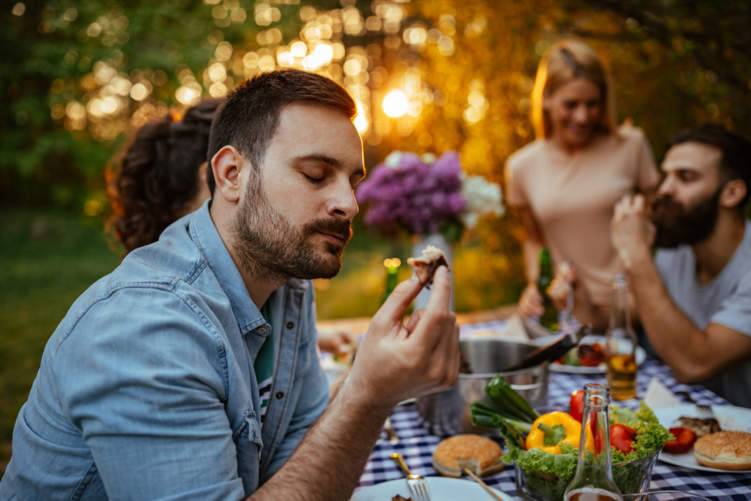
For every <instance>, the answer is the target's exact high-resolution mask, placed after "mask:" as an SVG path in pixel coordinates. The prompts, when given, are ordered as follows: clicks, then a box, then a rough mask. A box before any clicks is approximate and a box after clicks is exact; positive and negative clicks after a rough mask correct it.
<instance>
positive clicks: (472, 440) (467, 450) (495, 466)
mask: <svg viewBox="0 0 751 501" xmlns="http://www.w3.org/2000/svg"><path fill="white" fill-rule="evenodd" d="M502 454H503V452H502V451H501V447H500V446H499V445H498V444H497V443H495V442H493V441H492V440H490V439H489V438H487V437H482V436H480V435H456V436H454V437H451V438H447V439H445V440H443V441H442V442H441V443H439V444H438V447H436V449H435V452H433V467H434V468H435V469H436V471H438V472H439V473H440V474H441V475H446V476H448V477H461V476H462V469H463V468H469V469H470V470H472V471H473V472H474V473H476V474H477V475H484V474H486V473H494V472H497V471H500V470H502V469H503V463H502V462H501V455H502Z"/></svg>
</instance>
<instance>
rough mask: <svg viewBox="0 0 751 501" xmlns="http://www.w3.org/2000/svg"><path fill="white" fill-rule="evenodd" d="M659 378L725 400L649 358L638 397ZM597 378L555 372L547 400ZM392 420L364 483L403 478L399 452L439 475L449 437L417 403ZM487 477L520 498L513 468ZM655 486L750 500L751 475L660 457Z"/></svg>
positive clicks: (563, 399) (705, 399)
mask: <svg viewBox="0 0 751 501" xmlns="http://www.w3.org/2000/svg"><path fill="white" fill-rule="evenodd" d="M501 325H502V322H492V323H485V324H472V325H465V326H462V335H463V336H464V335H467V334H471V331H473V330H480V329H498V328H499V327H500V326H501ZM653 377H657V378H659V380H660V382H662V383H663V384H664V385H665V386H667V387H668V388H670V389H671V390H672V391H673V392H674V393H676V394H677V395H678V396H682V395H681V393H688V394H689V395H690V396H691V398H692V399H693V400H694V401H695V402H696V403H699V404H724V403H727V402H726V401H725V400H723V399H722V398H721V397H719V396H717V395H716V394H714V393H712V392H711V391H709V390H707V389H706V388H703V387H701V386H698V385H685V384H680V383H678V382H677V381H676V380H675V379H674V378H673V375H672V373H671V372H670V369H669V368H667V367H666V366H665V365H663V364H662V363H660V362H658V361H656V360H653V359H647V360H646V361H645V362H644V363H643V364H642V365H641V366H640V367H639V373H638V377H637V388H638V393H639V395H644V393H645V391H646V389H647V385H648V384H649V381H650V380H651V379H652V378H653ZM598 378H599V379H601V381H602V382H605V377H604V375H602V376H589V375H588V376H583V375H572V374H557V373H551V374H550V387H549V392H548V401H549V404H550V406H551V407H558V408H563V409H566V408H568V401H569V397H570V394H571V392H572V391H574V390H577V389H580V388H582V387H583V386H584V384H586V383H590V382H597V381H598ZM391 424H392V426H393V428H394V431H395V432H396V434H397V436H398V437H399V443H397V444H395V445H392V444H390V443H389V442H388V440H387V439H386V436H385V434H383V435H382V437H381V439H379V440H378V442H377V443H376V445H375V448H374V449H373V452H372V453H371V455H370V458H369V459H368V464H367V465H366V467H365V471H364V473H363V475H362V476H361V477H360V485H362V486H364V485H372V484H377V483H380V482H384V481H387V480H394V479H398V478H402V473H401V472H400V470H399V469H398V468H397V467H396V465H395V464H394V462H393V461H392V460H391V459H389V455H390V454H391V453H392V452H394V451H398V452H400V453H401V454H402V455H403V456H404V458H405V460H406V462H407V465H408V466H409V467H410V468H411V469H412V470H413V471H414V472H415V473H417V474H420V475H423V476H436V475H438V473H437V472H436V471H435V470H434V469H433V466H432V454H433V450H434V449H435V447H436V445H437V444H438V442H439V441H440V440H441V439H442V438H444V437H440V436H437V435H433V434H431V432H430V431H429V428H428V426H427V425H426V424H425V423H424V422H423V420H422V418H421V417H420V415H419V414H418V412H417V408H416V407H415V405H414V404H413V403H408V404H404V405H400V406H398V407H396V408H395V409H394V412H393V413H392V415H391ZM485 480H486V481H487V483H488V484H489V485H491V486H492V487H494V488H496V489H498V490H500V491H503V492H504V493H506V494H508V495H510V496H511V497H513V498H514V499H521V498H519V496H518V494H517V493H516V483H515V478H514V469H513V467H506V468H505V469H504V470H503V471H502V472H500V473H497V474H495V475H493V476H489V477H486V478H485ZM650 488H651V489H670V488H673V489H680V490H691V491H695V492H698V493H701V494H702V495H704V496H707V497H709V498H712V499H721V500H734V501H735V500H738V501H740V500H749V499H751V476H750V475H743V474H727V473H713V472H706V471H698V470H689V469H684V468H681V467H678V466H673V465H669V464H666V463H663V462H660V461H658V462H657V464H656V465H655V467H654V470H653V472H652V483H651V485H650Z"/></svg>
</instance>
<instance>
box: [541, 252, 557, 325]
mask: <svg viewBox="0 0 751 501" xmlns="http://www.w3.org/2000/svg"><path fill="white" fill-rule="evenodd" d="M539 259H540V272H539V275H538V276H537V290H538V291H539V292H540V296H542V301H543V303H542V304H543V308H544V310H543V313H542V316H541V317H540V319H539V321H540V325H542V326H543V327H545V328H546V329H548V330H550V331H552V332H557V331H558V310H556V309H555V306H554V305H553V301H551V300H550V296H548V287H550V284H551V283H552V282H553V261H552V260H551V259H550V252H549V251H548V249H547V248H546V247H543V248H542V249H541V250H540V258H539Z"/></svg>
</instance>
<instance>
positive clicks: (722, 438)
mask: <svg viewBox="0 0 751 501" xmlns="http://www.w3.org/2000/svg"><path fill="white" fill-rule="evenodd" d="M694 457H695V458H696V461H697V462H698V463H699V464H701V465H704V466H709V467H710V468H718V469H720V470H748V469H751V433H748V432H745V431H719V432H717V433H711V434H709V435H705V436H703V437H701V438H700V439H699V440H697V441H696V443H695V444H694Z"/></svg>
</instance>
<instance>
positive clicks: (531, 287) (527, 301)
mask: <svg viewBox="0 0 751 501" xmlns="http://www.w3.org/2000/svg"><path fill="white" fill-rule="evenodd" d="M514 213H515V214H516V215H517V217H518V218H519V220H520V221H521V223H522V227H523V228H524V237H523V238H524V240H523V241H522V250H523V253H524V274H525V276H526V277H527V286H526V287H525V289H524V292H522V295H521V297H520V298H519V313H520V314H521V315H524V316H539V315H542V313H543V306H542V296H540V292H539V291H538V290H537V278H538V277H539V275H540V262H539V256H540V250H542V248H543V247H544V244H543V241H544V240H543V238H542V232H541V231H540V226H539V225H538V224H537V220H536V219H535V216H534V213H533V212H532V209H531V208H530V207H528V206H520V207H516V208H514Z"/></svg>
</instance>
